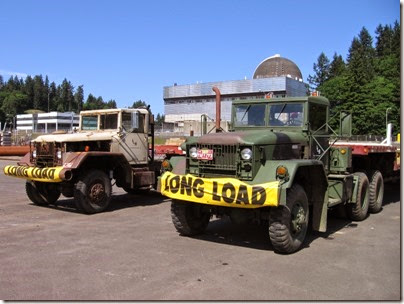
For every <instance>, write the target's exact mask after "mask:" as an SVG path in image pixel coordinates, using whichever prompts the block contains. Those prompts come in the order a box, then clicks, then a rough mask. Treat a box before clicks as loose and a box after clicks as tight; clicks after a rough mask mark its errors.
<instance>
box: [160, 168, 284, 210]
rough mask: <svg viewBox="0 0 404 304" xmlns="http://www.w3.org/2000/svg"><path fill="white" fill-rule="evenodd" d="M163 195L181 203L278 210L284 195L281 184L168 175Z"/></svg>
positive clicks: (163, 178) (162, 179)
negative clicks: (280, 196) (272, 208)
mask: <svg viewBox="0 0 404 304" xmlns="http://www.w3.org/2000/svg"><path fill="white" fill-rule="evenodd" d="M160 192H161V194H163V195H165V196H167V197H169V198H172V199H178V200H181V201H188V202H194V203H200V204H206V205H216V206H224V207H234V208H250V209H251V208H261V207H276V206H278V205H279V201H280V199H279V195H280V193H281V189H280V183H279V181H273V182H268V183H263V184H256V185H254V184H251V185H250V184H247V183H245V182H241V181H239V180H238V179H235V178H201V177H196V176H193V175H190V174H187V175H177V174H173V173H171V172H165V173H164V174H163V176H162V177H161V180H160Z"/></svg>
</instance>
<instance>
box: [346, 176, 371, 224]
mask: <svg viewBox="0 0 404 304" xmlns="http://www.w3.org/2000/svg"><path fill="white" fill-rule="evenodd" d="M354 175H356V176H358V177H359V179H358V193H357V194H356V203H354V204H346V211H347V215H348V218H349V219H350V220H353V221H363V220H364V219H365V218H366V216H367V214H368V210H369V180H368V177H367V176H366V174H365V173H363V172H355V173H354Z"/></svg>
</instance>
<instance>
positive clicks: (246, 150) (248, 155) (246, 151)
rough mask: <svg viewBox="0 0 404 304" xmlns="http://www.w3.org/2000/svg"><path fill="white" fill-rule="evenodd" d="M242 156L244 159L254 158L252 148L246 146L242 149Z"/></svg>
mask: <svg viewBox="0 0 404 304" xmlns="http://www.w3.org/2000/svg"><path fill="white" fill-rule="evenodd" d="M241 158H242V159H244V160H250V159H251V158H252V151H251V149H250V148H244V149H243V150H241Z"/></svg>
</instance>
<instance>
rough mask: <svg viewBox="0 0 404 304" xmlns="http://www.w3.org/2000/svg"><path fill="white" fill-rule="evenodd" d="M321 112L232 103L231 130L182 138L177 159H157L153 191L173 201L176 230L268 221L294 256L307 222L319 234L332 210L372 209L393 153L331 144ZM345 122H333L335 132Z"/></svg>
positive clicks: (282, 103) (324, 108)
mask: <svg viewBox="0 0 404 304" xmlns="http://www.w3.org/2000/svg"><path fill="white" fill-rule="evenodd" d="M329 106H330V104H329V101H328V100H327V99H326V98H324V97H320V96H307V97H290V98H289V97H288V98H272V99H257V100H239V101H234V102H233V105H232V119H231V130H230V132H228V133H213V134H206V135H203V136H201V137H199V138H197V137H190V138H189V139H188V140H187V141H186V142H185V143H184V144H183V147H182V148H183V150H184V151H186V156H185V157H181V156H178V157H172V158H171V159H170V160H169V161H165V162H163V171H165V172H164V174H163V175H162V177H161V180H160V184H159V187H160V191H161V193H162V194H163V195H166V196H168V197H170V198H171V199H172V204H171V215H172V220H173V224H174V226H175V228H176V230H177V231H178V232H179V233H180V234H182V235H185V236H191V235H195V234H199V233H202V232H203V231H204V230H205V228H206V227H207V225H208V223H209V220H210V218H211V216H212V215H216V216H217V217H222V216H223V215H227V216H229V217H230V218H231V220H232V221H233V222H235V223H245V222H249V221H256V222H264V223H266V222H268V223H269V229H268V233H269V237H270V241H271V243H272V246H273V248H274V249H275V251H277V252H280V253H292V252H295V251H296V250H298V249H299V248H301V247H302V244H303V243H304V240H305V237H306V234H307V230H308V226H309V219H310V218H311V219H312V221H311V222H310V223H311V224H312V228H313V230H314V231H320V232H325V231H326V229H327V212H328V210H329V209H330V208H338V211H339V212H342V213H343V214H345V215H346V216H347V217H348V218H349V219H351V220H353V221H361V220H364V219H365V218H366V217H367V215H368V212H379V211H380V210H381V208H382V201H383V191H384V188H383V174H386V175H394V174H397V168H396V164H395V157H396V150H395V149H391V150H385V151H382V152H380V153H376V154H374V155H370V154H368V155H359V156H358V155H353V148H352V146H350V145H349V144H347V145H345V146H335V145H333V143H335V141H336V138H338V136H337V135H339V134H336V133H335V132H334V131H333V130H332V128H331V127H330V125H329V123H328V122H329V119H330V118H329ZM350 117H351V116H350V115H346V114H343V115H341V120H340V123H341V126H340V130H341V132H342V133H344V134H343V135H349V134H350V125H351V119H350ZM353 156H357V157H356V158H355V157H353ZM358 157H359V158H358ZM375 159H377V161H374V160H375ZM393 167H394V169H393Z"/></svg>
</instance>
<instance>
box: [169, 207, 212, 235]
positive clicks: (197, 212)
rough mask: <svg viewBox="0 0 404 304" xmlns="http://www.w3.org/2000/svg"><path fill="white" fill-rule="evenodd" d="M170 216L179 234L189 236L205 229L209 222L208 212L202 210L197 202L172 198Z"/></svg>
mask: <svg viewBox="0 0 404 304" xmlns="http://www.w3.org/2000/svg"><path fill="white" fill-rule="evenodd" d="M171 218H172V221H173V224H174V226H175V229H176V230H177V231H178V232H179V233H180V234H182V235H186V236H191V235H196V234H200V233H202V232H204V231H205V229H206V227H207V226H208V224H209V220H210V213H208V212H202V209H201V208H200V206H199V205H198V204H195V203H189V202H182V201H178V200H172V202H171Z"/></svg>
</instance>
